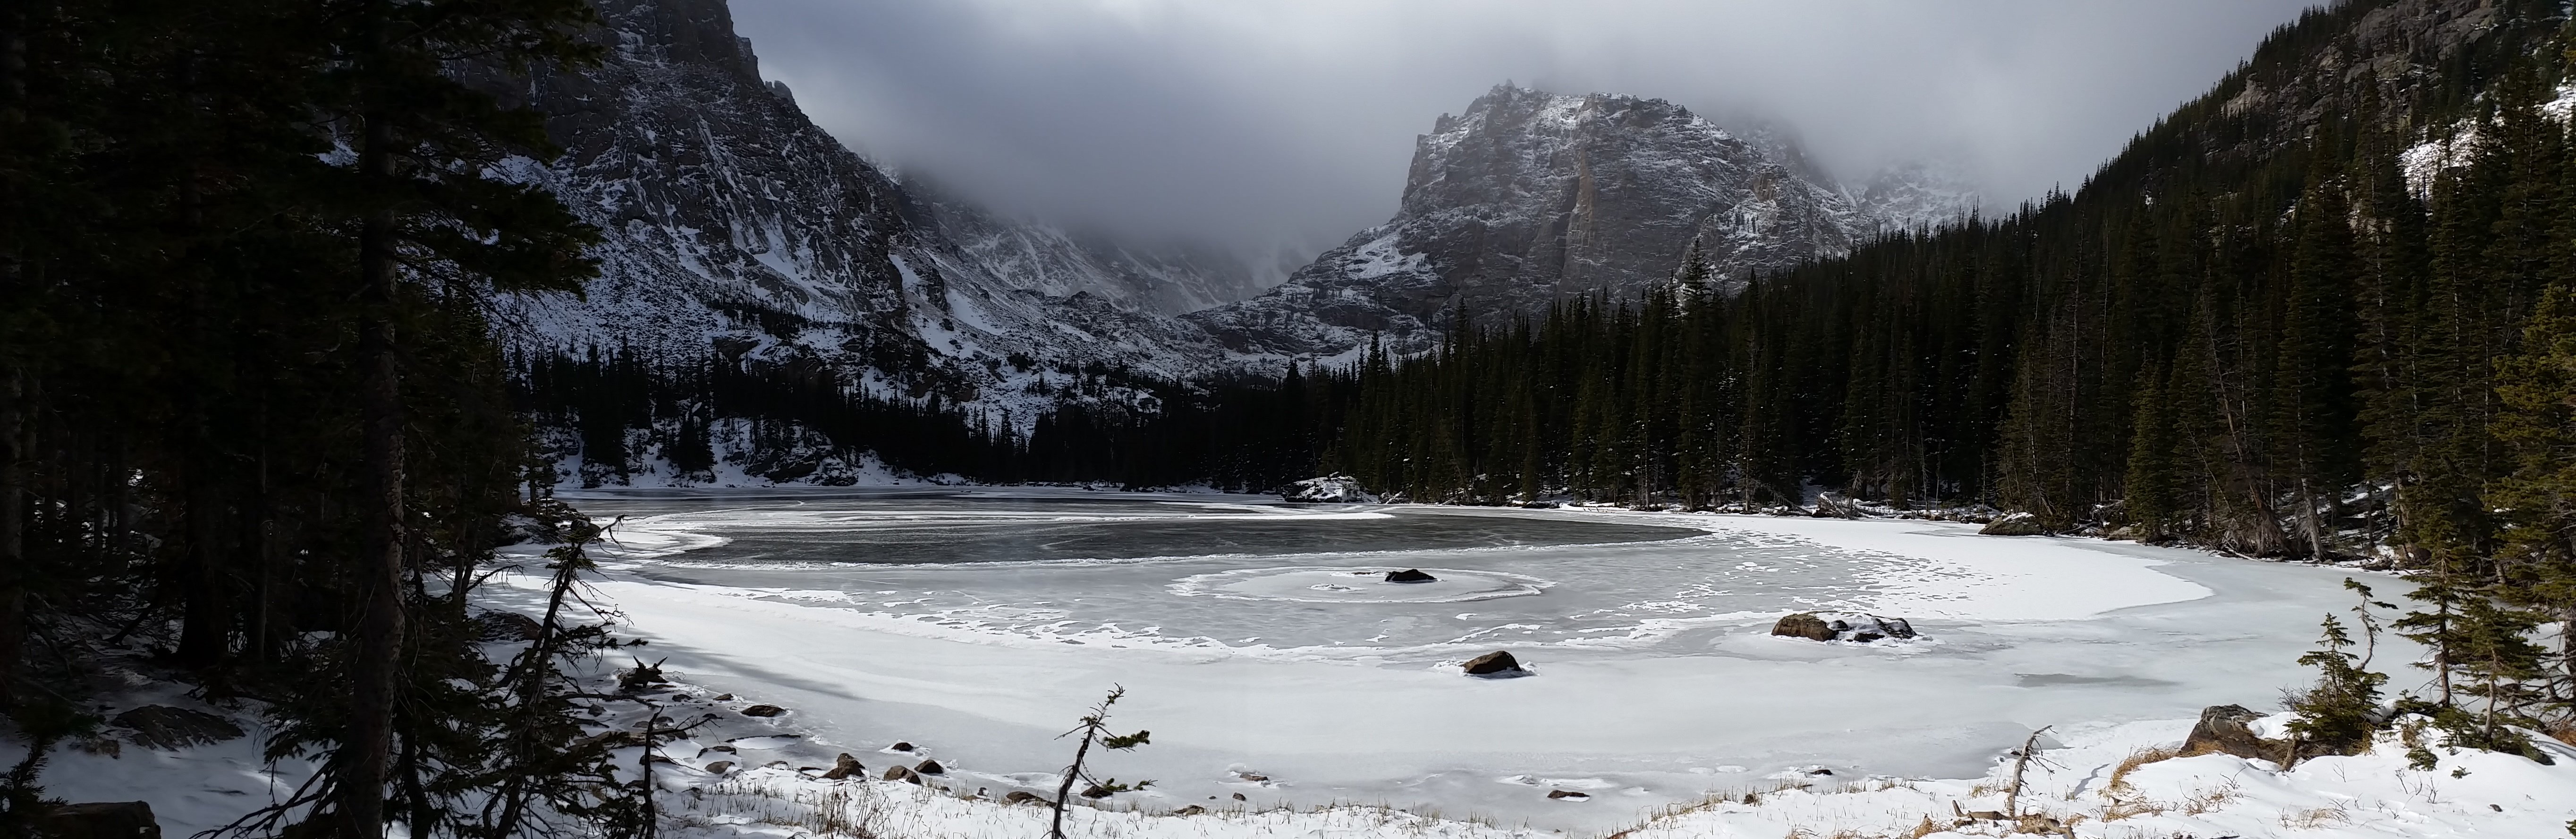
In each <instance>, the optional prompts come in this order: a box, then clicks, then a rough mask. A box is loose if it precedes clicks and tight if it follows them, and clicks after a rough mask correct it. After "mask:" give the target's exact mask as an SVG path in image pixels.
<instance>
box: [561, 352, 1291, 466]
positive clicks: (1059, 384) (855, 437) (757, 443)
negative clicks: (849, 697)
mask: <svg viewBox="0 0 2576 839" xmlns="http://www.w3.org/2000/svg"><path fill="white" fill-rule="evenodd" d="M1023 366H1024V367H1027V368H1029V369H1034V366H1035V362H1034V361H1026V362H1023ZM514 367H515V369H516V371H517V374H516V375H515V376H514V377H513V381H514V382H515V383H516V384H517V387H516V388H515V391H514V393H515V400H516V404H517V406H518V408H519V410H520V411H521V412H522V413H523V415H524V416H527V417H528V418H530V420H531V421H533V422H534V423H535V424H536V425H537V426H538V427H539V428H540V429H542V430H547V431H551V432H553V433H554V436H553V439H552V441H551V443H550V444H549V446H548V447H547V451H546V452H545V453H546V454H547V455H548V456H550V457H552V458H554V459H556V460H558V461H559V462H563V463H574V462H578V463H579V464H580V469H579V473H578V474H564V475H556V476H542V475H541V476H537V479H538V480H541V481H546V482H549V483H550V482H552V481H555V480H574V481H578V482H580V483H582V484H584V485H587V486H599V485H602V484H624V483H628V482H630V481H631V480H632V479H633V478H634V475H635V473H636V472H637V471H638V470H641V469H644V468H646V467H647V464H648V463H651V462H654V461H659V463H660V464H661V465H664V466H667V467H668V468H670V469H672V470H673V471H674V472H676V473H677V475H676V476H677V477H680V478H682V479H684V480H687V481H690V482H711V481H714V480H716V479H717V475H716V472H717V469H718V467H719V465H722V466H724V467H726V468H728V469H730V470H738V471H739V472H740V473H742V474H743V475H744V476H745V477H748V478H752V479H755V480H770V481H806V482H820V483H825V484H829V483H832V482H834V481H836V480H841V478H840V477H837V476H835V475H834V474H832V473H829V472H824V471H820V470H821V469H822V468H823V467H824V466H825V465H826V464H825V459H826V458H834V459H837V460H838V461H839V462H840V463H842V464H845V465H846V464H856V463H858V462H860V461H861V460H862V459H863V458H867V457H873V458H875V459H877V460H878V461H879V462H882V463H884V464H885V465H887V466H890V467H893V468H895V469H899V470H902V471H904V472H908V473H911V474H914V475H922V476H936V475H955V476H958V477H961V478H966V479H970V480H975V481H982V482H989V483H1027V482H1050V483H1093V482H1106V483H1115V484H1119V485H1122V486H1129V487H1140V488H1141V487H1172V486H1179V485H1184V484H1200V483H1204V484H1208V485H1212V486H1216V487H1218V488H1222V489H1229V490H1241V491H1251V492H1264V491H1268V490H1270V489H1272V488H1275V487H1277V486H1279V485H1281V484H1284V483H1287V482H1289V481H1293V480H1297V479H1300V478H1306V477H1312V474H1311V473H1312V470H1313V469H1314V463H1315V454H1314V451H1313V442H1312V441H1313V440H1314V438H1315V436H1316V433H1317V428H1316V424H1317V423H1318V422H1320V421H1321V418H1323V417H1325V416H1328V415H1330V413H1331V412H1330V411H1329V410H1327V409H1326V406H1325V405H1324V404H1323V403H1320V402H1318V401H1317V400H1318V399H1320V398H1329V393H1330V388H1329V387H1320V388H1319V387H1310V386H1309V384H1308V382H1309V377H1307V376H1304V375H1301V374H1299V373H1298V372H1296V371H1295V370H1293V369H1292V370H1290V371H1289V372H1288V374H1287V375H1285V376H1284V377H1282V378H1279V379H1265V378H1261V377H1249V378H1244V379H1239V380H1227V381H1206V382H1189V383H1181V382H1166V381H1160V380H1156V379H1153V378H1150V377H1146V376H1140V375H1137V374H1134V373H1132V372H1131V371H1127V370H1124V369H1120V368H1116V367H1109V366H1104V365H1090V366H1066V367H1063V368H1061V369H1052V370H1050V371H1048V373H1047V375H1046V377H1045V380H1046V381H1050V382H1053V384H1050V385H1046V386H1045V389H1046V390H1045V392H1044V393H1041V394H1038V395H1040V396H1043V397H1045V398H1044V399H1042V400H1039V401H1038V403H1037V404H1039V405H1041V406H1042V407H1040V408H1038V409H1036V410H1035V411H1033V413H1034V414H1035V416H1034V417H1033V418H1030V419H1028V420H1027V421H1026V422H1022V421H1021V420H1020V419H1017V418H1014V417H1012V416H1010V415H1009V414H1008V413H1006V412H1004V411H1001V410H999V409H993V408H989V407H969V406H960V405H957V404H954V403H943V402H942V401H941V400H940V398H939V396H938V395H936V394H935V393H931V394H924V395H922V396H918V397H914V396H907V395H903V394H894V393H883V392H876V391H870V390H868V389H866V388H864V387H862V386H860V384H859V383H858V382H857V381H855V380H854V379H852V378H851V377H849V376H848V375H846V374H845V373H843V372H841V371H839V370H836V369H835V368H832V367H830V366H827V365H822V364H804V363H776V362H766V361H755V360H748V359H741V358H731V359H728V358H726V357H723V356H721V355H714V354H710V355H708V356H705V357H701V358H695V359H687V360H681V361H671V360H663V359H649V358H645V357H643V356H641V355H638V354H636V353H634V352H632V351H627V350H613V351H609V352H605V353H603V352H599V351H595V350H594V351H589V352H585V353H584V354H583V355H581V356H580V357H573V356H567V355H560V354H531V355H527V356H524V357H522V358H520V359H519V360H517V361H516V362H514ZM1024 372H1025V370H1024ZM1104 393H1117V394H1131V393H1132V394H1142V397H1141V398H1138V399H1136V400H1134V401H1133V402H1131V401H1128V400H1127V399H1123V398H1097V397H1098V396H1099V395H1101V394H1104ZM1086 397H1092V398H1086ZM1024 428H1025V429H1026V430H1022V429H1024Z"/></svg>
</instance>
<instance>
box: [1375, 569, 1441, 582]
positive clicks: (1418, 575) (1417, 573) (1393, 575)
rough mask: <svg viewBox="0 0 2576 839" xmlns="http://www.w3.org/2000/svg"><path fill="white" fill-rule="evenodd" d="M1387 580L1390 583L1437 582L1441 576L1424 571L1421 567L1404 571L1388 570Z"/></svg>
mask: <svg viewBox="0 0 2576 839" xmlns="http://www.w3.org/2000/svg"><path fill="white" fill-rule="evenodd" d="M1386 581H1387V582H1390V583H1436V582H1439V581H1440V578H1438V577H1434V576H1431V575H1429V574H1425V573H1422V569H1419V568H1407V569H1404V570H1402V571H1389V572H1386Z"/></svg>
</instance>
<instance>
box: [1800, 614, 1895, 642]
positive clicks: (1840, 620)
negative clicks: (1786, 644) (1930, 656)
mask: <svg viewBox="0 0 2576 839" xmlns="http://www.w3.org/2000/svg"><path fill="white" fill-rule="evenodd" d="M1771 634H1773V635H1779V636H1784V637H1789V638H1804V639H1807V640H1809V641H1851V642H1854V643H1861V644H1866V643H1869V642H1871V641H1884V640H1887V639H1890V638H1893V639H1898V640H1904V639H1908V638H1912V637H1914V625H1913V624H1911V623H1908V622H1906V620H1905V619H1904V618H1885V617H1879V616H1877V615H1840V614H1817V613H1813V612H1799V613H1797V614H1793V615H1788V616H1785V617H1782V618H1781V619H1780V620H1779V622H1777V623H1774V624H1772V625H1771Z"/></svg>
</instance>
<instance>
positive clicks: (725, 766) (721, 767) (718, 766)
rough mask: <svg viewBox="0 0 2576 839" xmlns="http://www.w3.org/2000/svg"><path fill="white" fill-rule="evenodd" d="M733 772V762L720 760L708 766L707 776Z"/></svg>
mask: <svg viewBox="0 0 2576 839" xmlns="http://www.w3.org/2000/svg"><path fill="white" fill-rule="evenodd" d="M731 771H733V761H730V760H719V761H716V762H714V763H710V764H707V774H709V775H722V774H724V773H726V772H731ZM823 777H826V778H829V777H832V776H830V775H825V776H823Z"/></svg>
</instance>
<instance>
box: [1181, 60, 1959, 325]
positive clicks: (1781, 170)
mask: <svg viewBox="0 0 2576 839" xmlns="http://www.w3.org/2000/svg"><path fill="white" fill-rule="evenodd" d="M1758 139H1759V140H1760V141H1758V142H1757V141H1748V140H1746V139H1744V138H1741V137H1738V136H1736V135H1735V134H1732V133H1730V132H1728V131H1727V130H1726V129H1724V128H1721V127H1719V126H1718V125H1716V124H1715V123H1712V122H1710V121H1708V120H1707V119H1704V118H1701V117H1700V116H1699V115H1697V114H1694V113H1692V112H1691V111H1690V110H1689V109H1687V108H1684V107H1682V106H1679V105H1675V104H1673V103H1671V102H1667V101H1664V100H1661V99H1643V98H1638V97H1634V96H1620V95H1610V94H1591V95H1586V96H1565V95H1558V94H1552V93H1547V92H1544V91H1539V90H1533V89H1529V88H1522V87H1517V86H1513V85H1501V86H1497V87H1495V88H1494V89H1493V90H1492V91H1491V92H1488V93H1486V94H1485V95H1484V96H1482V97H1479V98H1478V99H1476V101H1475V102H1473V103H1471V104H1469V105H1468V107H1467V110H1466V111H1465V113H1464V114H1462V115H1443V116H1442V117H1440V119H1439V121H1438V122H1437V123H1435V124H1434V125H1433V127H1432V131H1431V133H1429V134H1425V135H1422V136H1421V137H1420V138H1418V139H1417V140H1416V142H1415V150H1414V158H1413V166H1412V170H1411V173H1410V174H1409V175H1408V177H1407V178H1406V183H1405V189H1404V198H1403V201H1402V204H1401V207H1400V209H1398V210H1397V212H1396V215H1395V217H1394V218H1393V219H1391V220H1389V221H1388V222H1387V223H1386V224H1384V225H1380V226H1378V227H1374V228H1370V229H1368V230H1364V231H1361V232H1360V233H1358V234H1357V235H1354V236H1352V237H1351V238H1350V240H1349V241H1347V242H1345V243H1343V244H1342V245H1341V246H1340V247H1338V248H1335V249H1333V250H1330V251H1327V252H1325V253H1324V255H1323V256H1322V257H1320V258H1318V259H1317V260H1316V261H1315V262H1314V263H1313V264H1311V265H1308V266H1307V267H1305V268H1303V269H1300V270H1299V271H1297V272H1296V273H1295V274H1293V275H1291V276H1290V277H1289V280H1288V282H1286V283H1284V284H1282V285H1280V286H1278V287H1275V288H1273V289H1271V290H1270V291H1268V292H1266V293H1264V294H1263V295H1261V296H1260V297H1256V298H1253V299H1251V300H1246V301H1243V302H1240V303H1234V304H1230V305H1227V306H1220V307H1216V308H1214V309H1209V310H1205V311H1201V312H1194V313H1191V314H1190V315H1188V316H1187V317H1188V318H1189V319H1190V320H1192V321H1195V322H1197V323H1199V324H1200V325H1202V326H1204V327H1206V328H1207V329H1208V330H1209V331H1210V332H1213V333H1215V334H1216V335H1217V336H1219V337H1220V338H1221V339H1222V340H1223V341H1224V342H1225V344H1226V346H1227V347H1228V348H1230V349H1233V350H1235V351H1237V352H1241V353H1252V354H1275V355H1300V354H1310V355H1331V354H1334V353H1338V352H1343V351H1347V350H1348V349H1350V348H1352V347H1355V346H1358V345H1359V344H1361V343H1363V342H1365V341H1367V340H1369V339H1370V338H1371V336H1373V335H1374V336H1378V337H1380V338H1382V339H1391V340H1393V341H1394V342H1395V346H1397V347H1398V348H1399V349H1411V348H1418V347H1419V346H1420V345H1422V344H1424V343H1425V342H1427V341H1428V340H1429V338H1428V335H1429V333H1428V332H1426V330H1427V329H1432V328H1436V327H1438V326H1440V325H1442V324H1443V323H1445V322H1446V321H1447V319H1448V318H1450V317H1452V316H1453V315H1454V313H1456V312H1460V311H1464V312H1466V313H1468V314H1469V316H1470V317H1473V318H1476V319H1478V320H1479V321H1480V322H1485V323H1493V322H1496V321H1499V320H1500V319H1502V318H1504V317H1507V316H1509V315H1511V314H1513V313H1531V312H1535V311H1538V310H1540V309H1543V308H1544V307H1546V305H1547V304H1548V303H1550V302H1553V301H1556V300H1560V299H1564V298H1567V297H1573V296H1581V295H1586V294H1592V293H1595V292H1608V293H1610V294H1612V295H1614V296H1623V297H1624V296H1634V295H1637V294H1639V293H1641V292H1643V291H1644V290H1645V289H1647V288H1649V287H1651V286H1654V285H1656V284H1659V283H1665V282H1670V281H1671V279H1672V277H1673V275H1674V272H1675V269H1676V268H1678V267H1679V266H1680V265H1681V264H1682V262H1683V260H1684V259H1685V257H1686V255H1687V254H1689V253H1690V252H1692V251H1694V250H1696V251H1697V252H1698V253H1699V254H1700V255H1701V257H1702V258H1704V259H1706V260H1707V261H1708V262H1709V264H1710V266H1711V267H1712V268H1713V269H1714V271H1715V275H1716V277H1717V278H1718V279H1719V282H1720V284H1721V286H1723V287H1726V288H1730V289H1731V288H1735V287H1740V286H1741V284H1742V282H1743V281H1744V278H1746V277H1747V276H1750V275H1752V274H1755V273H1760V272H1766V271H1772V270H1778V269H1782V268H1786V267H1789V266H1792V265H1795V264H1797V263H1799V262H1802V261H1805V260H1809V259H1816V258H1825V257H1832V256H1838V255H1841V254H1843V253H1846V252H1848V251H1849V250H1850V248H1851V247H1852V246H1853V245H1855V244H1858V243H1860V242H1862V241H1865V240H1866V239H1868V238H1869V237H1871V236H1874V235H1877V234H1879V233H1880V232H1882V231H1885V230H1891V229H1904V228H1911V227H1915V226H1919V225H1923V224H1930V223H1938V222H1940V221H1946V220H1949V219H1951V218H1954V217H1956V216H1959V215H1961V214H1964V213H1966V212H1968V211H1969V210H1971V209H1973V208H1974V206H1975V202H1976V196H1975V194H1974V193H1973V192H1969V191H1967V190H1965V189H1962V188H1959V187H1957V186H1956V185H1955V183H1954V182H1953V181H1951V180H1949V179H1944V178H1939V177H1936V173H1935V172H1934V170H1930V169H1927V168H1924V167H1919V166H1917V167H1908V168H1902V169H1895V170H1890V171H1889V172H1887V173H1885V174H1883V175H1881V176H1880V177H1879V178H1878V179H1876V180H1874V181H1872V182H1871V183H1870V184H1869V185H1868V187H1867V188H1866V189H1865V190H1864V191H1863V192H1862V193H1861V194H1860V195H1859V196H1855V195H1854V194H1853V192H1852V191H1850V190H1848V189H1846V188H1844V187H1843V186H1841V185H1839V184H1835V183H1833V181H1832V179H1831V178H1830V177H1828V176H1825V175H1823V174H1822V173H1820V172H1817V171H1816V170H1814V169H1813V168H1812V167H1809V166H1807V165H1805V163H1804V161H1803V160H1802V159H1800V158H1799V156H1798V155H1797V153H1796V151H1795V148H1794V147H1793V146H1790V145H1789V144H1788V142H1787V141H1786V140H1783V139H1780V138H1777V137H1762V138H1758Z"/></svg>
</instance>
